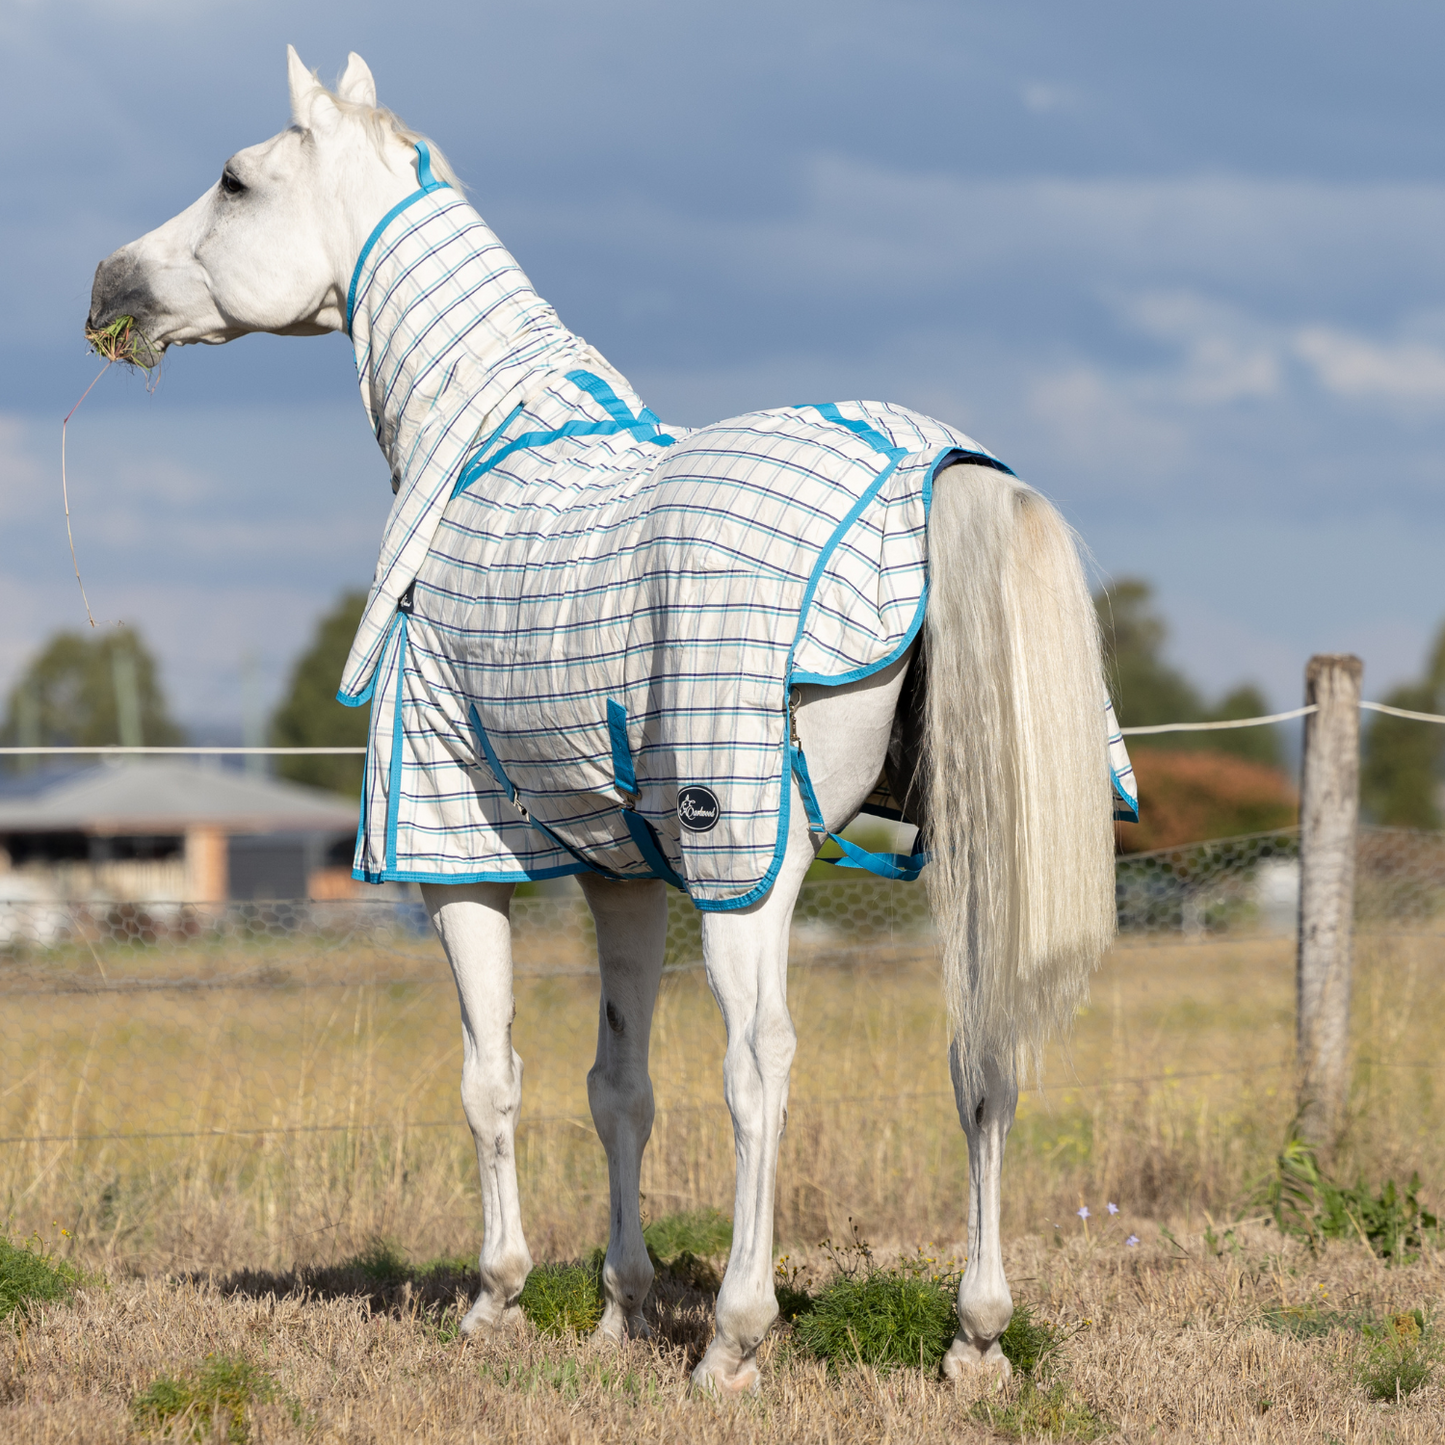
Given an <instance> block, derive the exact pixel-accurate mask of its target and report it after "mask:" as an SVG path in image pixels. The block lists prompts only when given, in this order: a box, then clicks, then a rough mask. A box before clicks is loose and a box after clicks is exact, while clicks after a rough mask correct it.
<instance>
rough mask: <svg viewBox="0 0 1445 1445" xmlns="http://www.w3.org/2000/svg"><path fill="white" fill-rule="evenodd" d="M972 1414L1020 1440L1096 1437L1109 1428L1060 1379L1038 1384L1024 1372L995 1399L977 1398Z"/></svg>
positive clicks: (1086, 1402) (1081, 1398) (1091, 1408)
mask: <svg viewBox="0 0 1445 1445" xmlns="http://www.w3.org/2000/svg"><path fill="white" fill-rule="evenodd" d="M973 1415H974V1418H975V1419H976V1420H980V1421H983V1422H984V1423H985V1424H987V1425H989V1426H991V1427H992V1428H993V1429H995V1430H997V1431H999V1432H1000V1434H1004V1435H1015V1436H1017V1437H1018V1438H1019V1439H1020V1440H1033V1439H1037V1438H1039V1437H1042V1438H1044V1439H1046V1440H1097V1439H1098V1438H1099V1437H1100V1436H1101V1435H1104V1434H1106V1433H1107V1432H1108V1428H1109V1427H1108V1425H1107V1423H1106V1422H1105V1421H1104V1420H1103V1419H1101V1418H1100V1416H1099V1415H1098V1414H1097V1413H1096V1412H1095V1410H1094V1409H1093V1407H1092V1406H1091V1405H1090V1404H1089V1402H1088V1401H1087V1400H1085V1399H1084V1398H1083V1396H1082V1395H1080V1394H1079V1393H1078V1392H1077V1391H1075V1390H1071V1389H1070V1388H1069V1387H1068V1386H1067V1385H1066V1384H1064V1383H1063V1382H1062V1381H1058V1382H1056V1383H1054V1384H1053V1385H1050V1386H1048V1387H1047V1388H1042V1387H1040V1386H1039V1385H1038V1384H1036V1383H1035V1382H1034V1380H1033V1379H1032V1377H1030V1376H1027V1375H1025V1376H1024V1377H1023V1379H1022V1380H1021V1381H1019V1382H1017V1383H1014V1382H1010V1383H1009V1384H1008V1385H1007V1386H1006V1387H1005V1388H1004V1390H1003V1391H1002V1392H1001V1395H1000V1397H999V1398H998V1399H994V1400H980V1401H979V1402H978V1403H977V1404H976V1405H975V1406H974V1407H973Z"/></svg>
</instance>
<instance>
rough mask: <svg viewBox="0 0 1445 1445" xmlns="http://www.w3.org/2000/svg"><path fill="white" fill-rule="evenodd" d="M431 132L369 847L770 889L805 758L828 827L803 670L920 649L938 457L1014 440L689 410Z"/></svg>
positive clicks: (362, 353)
mask: <svg viewBox="0 0 1445 1445" xmlns="http://www.w3.org/2000/svg"><path fill="white" fill-rule="evenodd" d="M418 149H419V155H420V160H421V163H420V165H419V175H420V178H421V181H422V186H421V189H420V190H418V191H417V192H415V193H414V194H413V195H412V196H411V197H409V198H408V199H407V200H406V201H404V202H403V203H402V204H401V205H400V206H398V207H396V208H395V209H394V210H393V211H392V212H391V213H389V214H388V215H387V216H386V217H385V218H383V220H382V222H381V223H380V224H379V225H378V226H377V228H376V230H375V231H374V232H373V234H372V236H371V238H370V240H369V241H368V242H367V245H366V248H365V249H364V250H363V252H362V255H361V257H360V259H359V260H358V262H357V267H356V274H355V276H354V278H353V282H352V288H351V297H350V301H349V307H348V312H349V314H348V325H349V329H350V331H351V335H352V339H353V342H354V345H355V349H356V359H357V369H358V373H359V375H360V378H361V387H362V396H363V400H364V401H365V403H366V405H367V409H368V412H369V414H370V416H371V418H372V421H373V424H374V425H375V428H376V432H377V437H378V440H379V441H380V443H381V445H382V448H383V451H384V452H385V453H386V454H387V456H388V459H389V460H390V462H391V465H392V476H393V486H394V489H395V491H396V501H395V504H394V506H393V509H392V514H391V516H390V518H389V519H388V523H387V528H386V532H385V535H384V537H383V541H382V548H381V557H380V560H379V562H378V567H377V573H376V578H375V580H374V582H373V586H372V591H371V595H370V598H369V600H368V604H367V609H366V612H365V614H364V616H363V619H362V623H361V626H360V628H359V630H358V633H357V637H356V641H355V644H354V645H353V649H352V653H351V657H350V658H349V660H348V663H347V668H346V673H345V676H344V678H343V682H342V688H341V692H340V693H339V694H338V696H339V697H340V698H341V700H342V701H343V702H346V703H349V704H352V705H360V704H362V703H365V702H368V701H369V702H370V704H371V727H370V742H369V747H368V754H367V763H366V781H365V787H364V792H363V800H362V817H361V826H360V828H359V830H358V835H357V845H356V858H355V873H356V876H357V877H359V878H363V879H366V880H368V881H371V882H381V881H386V880H403V881H406V880H412V881H421V882H444V883H462V882H470V881H483V880H488V881H491V880H496V881H503V880H522V879H543V878H553V877H557V876H560V875H563V874H567V873H576V872H580V871H583V870H584V869H590V870H593V871H597V872H600V873H603V874H605V875H608V876H612V877H617V878H645V877H662V878H665V879H667V880H668V881H669V882H671V883H673V884H676V885H677V886H679V887H682V888H685V889H686V890H687V892H688V893H689V894H690V896H691V897H692V899H693V901H694V902H695V903H696V904H697V906H698V907H699V908H702V909H728V908H739V907H743V906H745V905H746V904H748V903H750V902H752V901H754V900H756V899H758V898H760V897H762V896H763V895H764V894H765V893H766V892H767V891H768V889H769V888H770V887H771V886H772V882H773V879H774V878H775V876H776V874H777V870H778V868H779V866H780V864H781V861H782V851H783V847H784V843H785V840H786V834H787V827H786V824H787V817H788V809H789V806H790V797H791V788H790V786H789V782H790V778H791V776H793V775H794V774H797V775H798V777H799V781H800V784H801V785H802V794H803V797H804V801H805V806H806V807H807V808H808V811H809V816H810V819H811V820H812V821H813V822H814V824H815V825H817V826H819V827H821V823H820V820H818V819H817V818H816V816H815V815H816V804H815V803H814V802H813V799H812V793H811V786H810V785H809V784H808V782H807V778H806V766H805V764H804V763H803V761H802V756H801V753H800V752H799V751H798V749H797V748H796V746H795V739H794V738H793V736H792V730H791V728H790V720H789V701H790V697H792V695H793V689H794V688H795V687H797V686H798V685H799V684H806V683H820V684H839V683H844V682H850V681H855V680H858V679H861V678H864V677H867V676H869V675H870V674H871V673H874V672H877V671H878V670H879V669H881V668H883V667H886V666H888V665H889V664H890V663H891V662H893V661H895V660H896V659H898V658H899V657H901V656H902V655H903V654H904V653H905V652H906V651H907V649H908V648H909V647H910V646H911V645H912V643H913V642H914V639H915V638H916V637H917V635H918V631H919V628H920V626H921V624H922V620H923V613H924V607H925V604H926V600H927V591H928V586H927V527H928V510H929V502H930V496H931V488H932V484H933V479H934V477H935V476H936V474H937V473H938V471H939V469H940V468H942V467H944V466H946V465H948V464H949V463H951V462H954V461H961V460H971V461H975V462H980V463H983V464H986V465H989V466H995V467H998V468H1000V469H1001V470H1004V471H1007V470H1008V469H1007V468H1006V467H1004V466H1003V464H1002V463H1001V462H999V461H997V459H995V458H994V457H992V456H991V455H990V454H989V453H988V452H987V451H985V450H984V449H983V448H982V447H980V446H979V445H978V443H977V442H975V441H973V440H972V439H971V438H969V437H967V436H965V435H964V434H963V433H961V432H958V431H955V430H953V429H952V428H950V427H947V426H945V425H944V424H942V423H940V422H937V421H933V420H931V419H930V418H927V417H924V416H920V415H918V414H917V413H914V412H911V411H908V410H906V409H904V408H902V407H895V406H889V405H884V404H881V403H876V402H841V403H822V404H817V405H808V406H796V407H786V408H781V409H777V410H772V411H763V412H754V413H751V414H749V415H746V416H741V417H737V418H734V419H733V420H730V421H725V422H720V423H718V424H717V425H714V426H708V427H704V428H701V429H699V430H696V431H688V430H686V429H684V428H678V427H664V426H663V425H662V424H661V423H660V422H659V421H658V419H657V418H656V417H655V416H654V415H653V414H652V413H651V412H650V411H649V410H648V409H647V408H646V407H645V406H644V405H643V404H642V402H641V400H640V399H639V398H638V397H637V395H636V394H635V393H634V392H633V391H632V389H631V387H630V386H628V384H627V382H626V381H625V380H624V379H623V378H622V377H621V376H620V374H619V373H617V372H616V371H615V370H614V369H613V368H612V367H610V366H609V365H608V364H607V362H606V361H605V360H604V359H603V358H602V357H600V356H599V355H598V354H597V353H596V352H595V351H594V350H593V349H592V348H590V347H589V346H587V344H586V343H585V342H583V341H582V340H581V338H579V337H577V336H575V335H573V334H572V333H571V332H569V331H567V329H566V328H565V327H563V326H562V324H561V322H560V320H559V319H558V318H557V316H556V313H555V312H554V311H553V310H552V308H551V307H550V306H548V305H547V304H546V303H545V302H543V301H542V300H541V298H539V297H538V296H537V295H536V293H535V291H533V289H532V288H531V286H530V284H529V283H528V282H527V279H526V277H525V276H524V275H523V274H522V272H521V270H520V268H518V267H517V265H516V263H515V261H513V260H512V258H511V257H510V255H508V254H507V253H506V251H505V250H503V248H502V247H501V245H500V243H499V242H498V241H497V239H496V237H495V236H494V235H493V234H492V232H491V231H490V230H489V229H488V228H487V227H486V225H485V224H484V223H483V222H482V220H481V218H480V217H479V216H478V215H477V214H476V212H475V211H474V210H473V209H472V208H471V207H470V206H469V205H468V204H467V203H466V202H465V200H463V198H462V197H461V196H460V195H458V194H457V193H456V192H455V191H453V190H451V189H449V188H447V187H446V186H444V185H440V184H438V183H436V182H434V181H432V179H431V175H430V169H429V165H428V162H427V157H426V153H425V148H424V147H419V148H418ZM1104 722H1105V732H1104V734H1103V735H1102V736H1101V744H1102V743H1103V742H1104V740H1105V738H1107V739H1108V742H1109V746H1110V754H1111V766H1112V768H1113V772H1114V776H1115V789H1116V794H1117V795H1118V797H1119V800H1120V803H1121V806H1123V807H1124V808H1125V809H1126V810H1128V811H1130V812H1132V809H1133V806H1134V801H1135V799H1134V791H1133V784H1132V773H1131V772H1130V770H1129V765H1128V758H1127V755H1126V754H1125V753H1124V749H1123V743H1122V739H1120V738H1119V737H1118V731H1117V728H1115V727H1114V723H1113V717H1112V710H1110V713H1109V716H1108V717H1107V718H1106V719H1105V720H1104ZM870 801H871V802H872V804H873V806H874V807H875V808H876V809H877V810H878V811H882V812H885V813H887V812H888V811H889V803H890V800H889V799H887V798H886V796H885V794H884V792H881V791H880V793H879V794H877V795H875V797H874V799H872V800H870ZM894 816H896V814H894ZM851 852H852V854H853V856H854V858H856V859H857V860H858V861H859V862H861V863H862V866H869V867H872V868H874V871H879V872H883V873H885V875H887V876H914V875H915V874H916V871H917V868H918V867H919V866H921V862H922V860H921V859H920V858H915V859H913V860H906V861H905V860H896V859H895V860H891V861H877V860H873V859H871V855H864V854H861V852H860V851H859V850H856V849H853V850H851Z"/></svg>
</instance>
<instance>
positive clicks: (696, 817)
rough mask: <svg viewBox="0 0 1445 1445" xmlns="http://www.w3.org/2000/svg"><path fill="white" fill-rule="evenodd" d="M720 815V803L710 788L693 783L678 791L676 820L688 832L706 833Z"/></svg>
mask: <svg viewBox="0 0 1445 1445" xmlns="http://www.w3.org/2000/svg"><path fill="white" fill-rule="evenodd" d="M721 817H722V804H721V803H719V802H718V800H717V794H715V793H714V792H713V791H712V789H711V788H704V787H702V786H701V785H700V784H698V783H693V784H692V785H691V786H689V787H686V788H683V789H682V790H681V791H680V792H679V793H678V795H677V821H678V822H679V823H681V824H682V826H683V827H684V828H686V829H687V831H688V832H689V833H706V832H708V831H709V830H710V829H712V828H714V827H716V826H717V820H718V819H719V818H721Z"/></svg>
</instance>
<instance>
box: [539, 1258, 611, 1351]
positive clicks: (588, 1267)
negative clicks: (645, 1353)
mask: <svg viewBox="0 0 1445 1445" xmlns="http://www.w3.org/2000/svg"><path fill="white" fill-rule="evenodd" d="M603 1258H604V1254H603V1251H602V1250H600V1249H598V1250H594V1251H593V1253H592V1257H591V1259H589V1260H587V1261H586V1262H585V1263H578V1262H573V1263H570V1264H539V1265H536V1266H534V1268H533V1270H532V1272H531V1274H529V1275H528V1276H527V1283H526V1284H525V1285H524V1286H523V1287H522V1297H521V1299H520V1300H519V1301H518V1303H519V1304H520V1305H521V1307H522V1313H523V1314H524V1315H526V1317H527V1318H528V1319H529V1320H530V1321H531V1322H532V1324H534V1325H535V1326H536V1327H537V1328H538V1329H539V1330H541V1331H542V1333H543V1334H546V1335H565V1334H569V1333H570V1334H577V1335H590V1334H591V1333H592V1331H593V1330H595V1329H596V1328H597V1326H598V1325H599V1324H600V1323H601V1320H602V1303H603V1301H602V1261H603Z"/></svg>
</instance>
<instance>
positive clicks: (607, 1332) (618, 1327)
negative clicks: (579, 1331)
mask: <svg viewBox="0 0 1445 1445" xmlns="http://www.w3.org/2000/svg"><path fill="white" fill-rule="evenodd" d="M592 1343H593V1344H594V1345H624V1344H626V1343H627V1316H626V1315H624V1314H623V1313H622V1311H621V1310H620V1309H618V1308H617V1306H616V1305H611V1304H610V1305H608V1306H607V1308H606V1309H605V1310H603V1311H602V1318H601V1319H600V1320H599V1321H598V1322H597V1328H596V1329H595V1330H593V1331H592Z"/></svg>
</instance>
